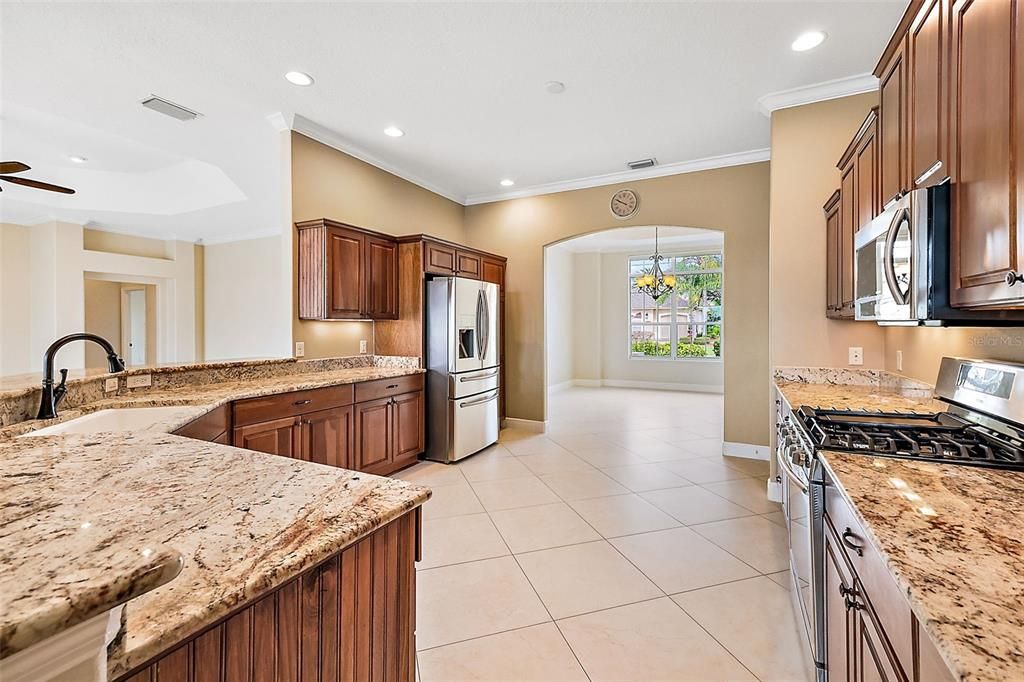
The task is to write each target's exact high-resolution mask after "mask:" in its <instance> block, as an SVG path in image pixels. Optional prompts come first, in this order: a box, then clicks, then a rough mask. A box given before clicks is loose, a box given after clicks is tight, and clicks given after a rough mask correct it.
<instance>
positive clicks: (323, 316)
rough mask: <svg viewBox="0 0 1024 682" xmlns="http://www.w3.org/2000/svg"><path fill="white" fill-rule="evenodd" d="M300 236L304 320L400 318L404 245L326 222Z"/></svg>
mask: <svg viewBox="0 0 1024 682" xmlns="http://www.w3.org/2000/svg"><path fill="white" fill-rule="evenodd" d="M295 226H296V229H297V230H298V244H299V246H298V252H299V263H298V278H299V287H298V288H299V317H300V318H301V319H304V320H352V319H370V320H376V319H394V318H396V317H397V316H398V244H397V242H395V240H393V239H391V238H390V237H388V236H387V235H383V234H380V233H376V232H372V231H370V230H364V229H362V228H358V227H353V226H351V225H345V224H343V223H337V222H334V221H332V220H327V219H320V220H310V221H305V222H300V223H296V224H295Z"/></svg>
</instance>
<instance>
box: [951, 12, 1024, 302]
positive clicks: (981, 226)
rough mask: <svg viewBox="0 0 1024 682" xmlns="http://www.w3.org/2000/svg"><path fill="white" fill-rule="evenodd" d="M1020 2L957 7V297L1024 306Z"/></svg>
mask: <svg viewBox="0 0 1024 682" xmlns="http://www.w3.org/2000/svg"><path fill="white" fill-rule="evenodd" d="M1022 12H1024V7H1022V6H1021V3H1020V2H1013V1H1011V0H992V1H989V0H973V1H970V0H957V1H956V2H954V3H953V4H952V7H951V12H950V20H951V24H952V30H951V37H952V40H951V46H950V59H951V67H952V68H951V73H953V74H956V77H955V78H951V79H950V89H951V105H952V106H951V111H952V116H951V133H952V140H953V144H952V153H951V158H952V161H953V170H952V175H953V178H954V183H953V185H952V188H951V189H952V202H951V205H952V215H951V216H950V233H951V237H952V238H951V244H950V271H951V278H952V282H951V287H950V299H951V302H952V303H953V305H954V306H958V307H984V306H991V307H1000V308H1009V307H1019V306H1021V305H1024V283H1021V280H1020V279H1019V277H1018V276H1019V275H1020V274H1021V269H1022V265H1024V243H1022V241H1021V235H1020V230H1019V226H1020V225H1021V223H1022V221H1024V202H1022V201H1021V200H1022V199H1024V196H1022V189H1024V188H1022V183H1024V158H1022V156H1021V155H1022V152H1024V144H1022V142H1024V129H1022V128H1021V126H1022V125H1024V92H1022V90H1021V88H1022V87H1024V74H1022V70H1024V46H1022V45H1021V38H1022V37H1024V36H1022V35H1021V27H1022V26H1024V21H1022Z"/></svg>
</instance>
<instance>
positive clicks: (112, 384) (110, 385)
mask: <svg viewBox="0 0 1024 682" xmlns="http://www.w3.org/2000/svg"><path fill="white" fill-rule="evenodd" d="M103 390H104V392H106V393H113V392H114V391H116V390H117V377H110V378H109V379H107V380H106V381H104V382H103Z"/></svg>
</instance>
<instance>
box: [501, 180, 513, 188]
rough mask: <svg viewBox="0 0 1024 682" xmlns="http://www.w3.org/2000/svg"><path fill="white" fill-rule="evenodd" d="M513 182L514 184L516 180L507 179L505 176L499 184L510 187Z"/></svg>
mask: <svg viewBox="0 0 1024 682" xmlns="http://www.w3.org/2000/svg"><path fill="white" fill-rule="evenodd" d="M514 184H516V181H515V180H509V179H508V178H505V179H504V180H502V181H501V186H502V187H511V186H512V185H514Z"/></svg>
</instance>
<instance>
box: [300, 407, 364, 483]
mask: <svg viewBox="0 0 1024 682" xmlns="http://www.w3.org/2000/svg"><path fill="white" fill-rule="evenodd" d="M353 426H354V410H353V408H352V406H351V405H346V406H345V407H335V408H333V409H330V410H321V411H319V412H311V413H310V414H307V415H304V416H303V417H301V424H300V427H301V435H302V459H304V460H307V461H309V462H315V463H317V464H327V465H329V466H335V467H340V468H342V469H354V468H355V466H354V461H353V456H352V450H353V443H354V429H353Z"/></svg>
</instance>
